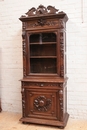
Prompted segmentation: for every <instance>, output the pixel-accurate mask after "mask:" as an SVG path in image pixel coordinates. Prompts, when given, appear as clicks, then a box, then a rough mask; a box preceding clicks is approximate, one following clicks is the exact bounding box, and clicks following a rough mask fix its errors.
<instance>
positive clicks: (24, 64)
mask: <svg viewBox="0 0 87 130" xmlns="http://www.w3.org/2000/svg"><path fill="white" fill-rule="evenodd" d="M25 29H26V25H25V22H23V23H22V45H23V76H24V77H25V76H26V40H25Z"/></svg>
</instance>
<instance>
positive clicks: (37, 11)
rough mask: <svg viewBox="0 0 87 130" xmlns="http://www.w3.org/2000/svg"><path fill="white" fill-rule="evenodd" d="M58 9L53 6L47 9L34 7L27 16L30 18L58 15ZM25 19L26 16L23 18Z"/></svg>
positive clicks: (40, 6) (41, 6)
mask: <svg viewBox="0 0 87 130" xmlns="http://www.w3.org/2000/svg"><path fill="white" fill-rule="evenodd" d="M58 11H59V10H58V9H56V8H55V7H53V6H50V5H49V6H48V7H47V8H46V7H45V6H43V5H39V7H38V8H37V9H36V8H35V7H32V8H31V9H30V10H29V11H28V12H27V13H26V15H28V16H38V15H46V14H56V13H58ZM23 17H24V16H23Z"/></svg>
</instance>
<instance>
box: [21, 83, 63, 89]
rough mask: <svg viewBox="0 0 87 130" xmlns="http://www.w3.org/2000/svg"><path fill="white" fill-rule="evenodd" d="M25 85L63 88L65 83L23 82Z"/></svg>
mask: <svg viewBox="0 0 87 130" xmlns="http://www.w3.org/2000/svg"><path fill="white" fill-rule="evenodd" d="M22 86H23V87H26V86H27V87H29V88H41V89H43V88H51V89H54V88H55V89H61V88H62V87H63V83H46V82H22Z"/></svg>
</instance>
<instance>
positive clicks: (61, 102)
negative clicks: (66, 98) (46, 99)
mask: <svg viewBox="0 0 87 130" xmlns="http://www.w3.org/2000/svg"><path fill="white" fill-rule="evenodd" d="M59 104H60V121H63V90H62V89H61V90H60V91H59Z"/></svg>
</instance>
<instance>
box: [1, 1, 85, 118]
mask: <svg viewBox="0 0 87 130" xmlns="http://www.w3.org/2000/svg"><path fill="white" fill-rule="evenodd" d="M40 4H43V5H44V6H46V7H47V6H48V5H52V6H55V8H57V9H59V10H60V11H64V12H65V13H67V15H68V18H69V20H68V22H67V24H66V29H67V39H66V40H67V76H68V77H69V79H68V85H67V89H68V113H69V114H70V117H72V118H84V119H87V1H86V0H73V1H70V0H54V1H50V0H48V1H47V0H0V97H1V105H2V109H3V111H11V112H19V113H21V112H22V105H21V82H20V81H19V80H20V79H21V78H22V75H23V74H22V68H23V66H22V37H21V34H22V23H21V21H19V17H20V16H21V15H23V14H24V13H26V12H27V11H28V10H29V9H30V8H32V7H36V8H37V7H38V6H39V5H40Z"/></svg>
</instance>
